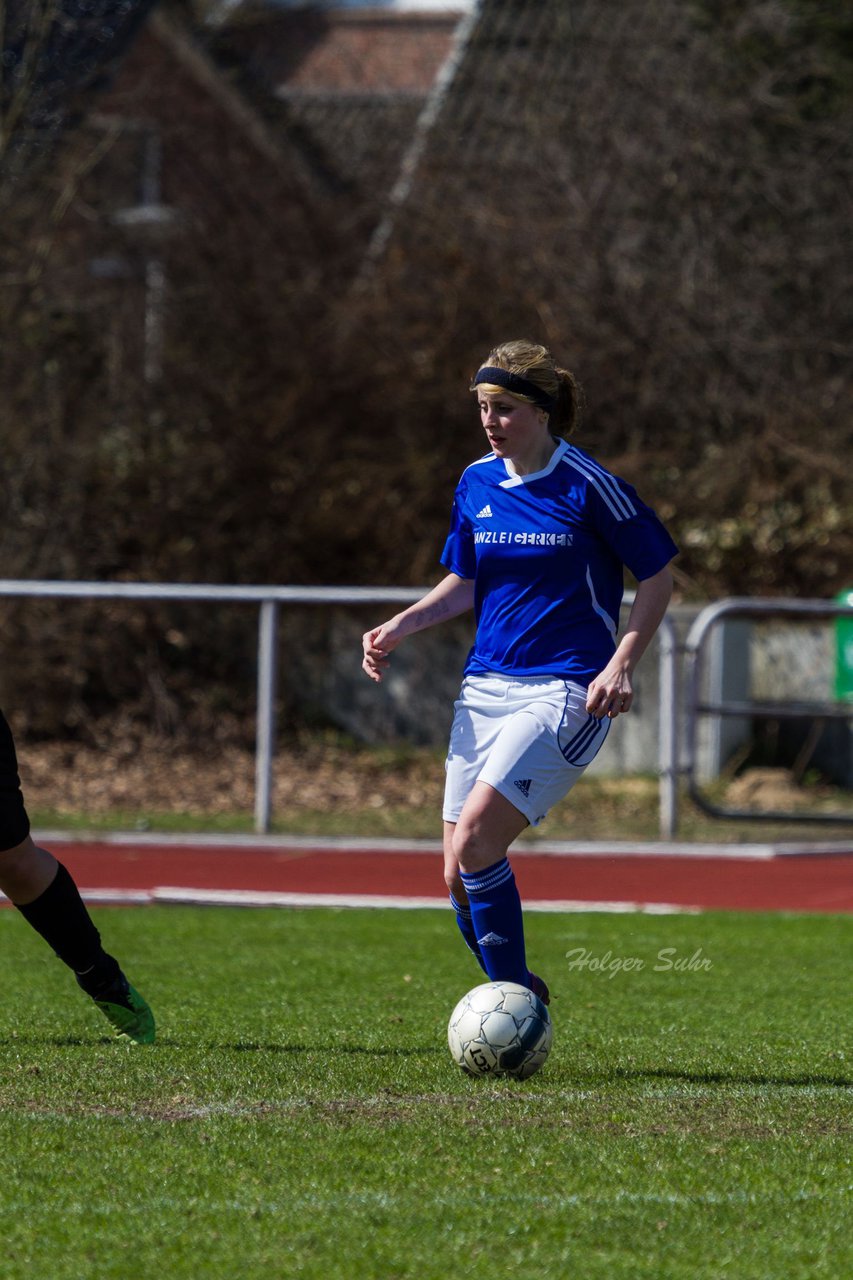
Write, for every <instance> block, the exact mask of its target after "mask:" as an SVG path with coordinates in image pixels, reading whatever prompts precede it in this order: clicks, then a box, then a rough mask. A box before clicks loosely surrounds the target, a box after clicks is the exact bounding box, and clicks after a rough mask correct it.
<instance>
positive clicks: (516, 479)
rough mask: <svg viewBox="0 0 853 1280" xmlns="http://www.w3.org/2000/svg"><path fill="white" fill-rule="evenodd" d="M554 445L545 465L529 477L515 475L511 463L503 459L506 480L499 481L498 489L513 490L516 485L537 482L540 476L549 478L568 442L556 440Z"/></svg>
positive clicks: (532, 472)
mask: <svg viewBox="0 0 853 1280" xmlns="http://www.w3.org/2000/svg"><path fill="white" fill-rule="evenodd" d="M556 445H557V447H556V449H555V450H554V452H553V453H552V454H551V457H550V458H549V459H548V463H547V465H546V466H545V467H543V469H542V470H541V471H531V473H530V475H527V476H520V475H517V474H516V473H515V471H513V469H512V463H511V462H510V460H509V458H504V466H505V467H506V471H507V479H506V480H501V482H500V486H499V487H500V488H501V489H513V488H515V486H516V485H518V484H529V482H530V481H531V480H539V479H541V478H542V476H549V475H550V474H551V472H552V471H553V470H554V468H555V467H556V465H557V463H558V462H559V461H560V459H561V458H562V457H563V455H564V454H565V452H566V450H567V449H568V447H569V442H568V440H557V441H556Z"/></svg>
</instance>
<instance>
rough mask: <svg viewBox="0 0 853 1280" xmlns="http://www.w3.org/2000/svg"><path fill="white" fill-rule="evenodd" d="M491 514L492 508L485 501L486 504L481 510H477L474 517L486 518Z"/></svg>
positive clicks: (478, 518) (476, 518)
mask: <svg viewBox="0 0 853 1280" xmlns="http://www.w3.org/2000/svg"><path fill="white" fill-rule="evenodd" d="M491 514H492V508H491V507H490V506H489V504H488V502H487V503H486V505H485V506H484V507H483V510H482V511H478V512H477V514H476V516H475V517H474V519H475V520H487V519H488V518H489V517H490V516H491Z"/></svg>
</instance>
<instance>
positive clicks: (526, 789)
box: [513, 778, 533, 796]
mask: <svg viewBox="0 0 853 1280" xmlns="http://www.w3.org/2000/svg"><path fill="white" fill-rule="evenodd" d="M532 781H533V779H532V778H519V779H518V781H517V782H514V783H513V786H515V787H518V789H519V791H520V792H521V794H522V795H523V796H529V795H530V784H531V782H532Z"/></svg>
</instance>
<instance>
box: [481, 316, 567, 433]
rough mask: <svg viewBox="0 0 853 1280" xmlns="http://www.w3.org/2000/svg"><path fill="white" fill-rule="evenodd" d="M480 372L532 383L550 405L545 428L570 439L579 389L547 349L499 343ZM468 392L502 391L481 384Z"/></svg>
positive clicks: (534, 344) (523, 397)
mask: <svg viewBox="0 0 853 1280" xmlns="http://www.w3.org/2000/svg"><path fill="white" fill-rule="evenodd" d="M480 368H481V369H488V368H494V369H505V370H506V372H507V373H514V374H517V375H518V376H519V377H521V378H525V379H526V380H527V381H528V382H532V383H533V385H534V386H535V387H537V388H538V389H539V390H540V391H541V392H543V393H544V395H545V396H547V397H548V398H549V399H550V400H551V401H552V402H553V408H552V409H551V410H550V411H549V414H548V425H549V427H550V428H551V430H552V431H553V432H555V433H557V434H559V435H563V436H568V435H571V433H572V432H573V431H574V429H575V427H576V426H577V424H578V419H579V417H580V408H581V396H582V393H581V389H580V387H579V385H578V383H577V381H576V379H575V376H574V374H572V373H570V372H569V370H568V369H562V368H560V366H559V365H558V364H557V362H556V360H555V359H554V357H553V356H552V355H551V352H550V351H549V350H548V348H547V347H543V346H541V345H540V344H539V343H537V342H528V341H527V340H526V339H524V338H518V339H516V340H515V341H513V342H502V343H501V344H500V346H498V347H495V349H494V350H493V351H491V352H490V353H489V355H488V356H487V357H486V359H485V360H484V361H483V363H482V364H481V365H480ZM470 390H471V391H474V390H479V391H485V392H486V393H487V394H489V395H492V394H496V393H498V392H500V391H501V390H503V388H502V387H499V386H494V387H492V385H491V384H490V383H488V382H481V383H480V384H479V385H478V386H475V384H473V383H472V384H471V387H470ZM512 394H513V395H514V396H515V397H516V398H517V399H518V400H525V401H527V402H528V403H530V404H533V403H535V401H534V400H533V398H532V397H531V396H526V395H522V394H520V393H519V392H515V391H514V392H513V393H512Z"/></svg>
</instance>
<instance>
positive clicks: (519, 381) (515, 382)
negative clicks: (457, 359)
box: [471, 364, 557, 413]
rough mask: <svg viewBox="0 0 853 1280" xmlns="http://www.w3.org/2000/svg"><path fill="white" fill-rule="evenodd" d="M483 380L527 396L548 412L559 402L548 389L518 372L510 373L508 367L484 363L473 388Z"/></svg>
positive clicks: (513, 393) (513, 392)
mask: <svg viewBox="0 0 853 1280" xmlns="http://www.w3.org/2000/svg"><path fill="white" fill-rule="evenodd" d="M481 382H490V383H492V385H493V386H496V387H503V389H504V391H509V392H510V394H511V395H516V396H526V397H527V398H528V400H532V401H533V403H534V404H535V405H536V406H537V407H538V408H540V409H545V410H546V411H547V412H548V413H550V412H551V410H552V409H553V408H554V405H555V404H556V403H557V402H556V400H555V399H554V397H553V396H549V395H548V392H547V391H543V390H542V388H541V387H537V385H536V383H535V382H528V380H527V378H522V377H519V375H518V374H517V373H510V372H509V371H508V370H507V369H498V368H497V367H496V366H494V365H490V364H487V365H484V366H483V368H482V369H480V370H479V371H478V373H477V376H476V377H475V379H474V381H473V383H472V384H471V390H472V391H473V390H474V387H477V386H479V385H480V383H481Z"/></svg>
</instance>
